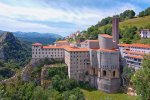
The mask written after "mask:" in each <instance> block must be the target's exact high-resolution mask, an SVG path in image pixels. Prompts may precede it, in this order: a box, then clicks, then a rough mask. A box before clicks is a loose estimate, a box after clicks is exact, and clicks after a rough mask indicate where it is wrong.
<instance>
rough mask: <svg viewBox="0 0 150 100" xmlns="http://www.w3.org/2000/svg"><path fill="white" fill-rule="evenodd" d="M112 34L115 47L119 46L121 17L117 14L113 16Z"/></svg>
mask: <svg viewBox="0 0 150 100" xmlns="http://www.w3.org/2000/svg"><path fill="white" fill-rule="evenodd" d="M112 35H113V42H114V45H115V48H118V44H119V18H118V17H117V16H114V17H113V20H112Z"/></svg>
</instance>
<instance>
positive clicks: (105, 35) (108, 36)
mask: <svg viewBox="0 0 150 100" xmlns="http://www.w3.org/2000/svg"><path fill="white" fill-rule="evenodd" d="M100 36H102V37H106V38H112V36H110V35H108V34H100Z"/></svg>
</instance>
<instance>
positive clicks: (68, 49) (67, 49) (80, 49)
mask: <svg viewBox="0 0 150 100" xmlns="http://www.w3.org/2000/svg"><path fill="white" fill-rule="evenodd" d="M64 49H65V50H66V51H72V52H78V51H82V52H86V51H88V49H87V48H77V47H69V46H68V47H65V48H64Z"/></svg>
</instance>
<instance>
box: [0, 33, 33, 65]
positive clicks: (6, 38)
mask: <svg viewBox="0 0 150 100" xmlns="http://www.w3.org/2000/svg"><path fill="white" fill-rule="evenodd" d="M30 56H31V47H29V46H28V45H26V44H25V43H23V42H21V41H19V40H18V39H17V38H16V37H15V36H14V35H13V34H12V33H11V32H3V34H1V36H0V59H1V60H4V61H14V62H17V63H19V64H21V65H24V64H25V62H26V61H27V59H28V58H30Z"/></svg>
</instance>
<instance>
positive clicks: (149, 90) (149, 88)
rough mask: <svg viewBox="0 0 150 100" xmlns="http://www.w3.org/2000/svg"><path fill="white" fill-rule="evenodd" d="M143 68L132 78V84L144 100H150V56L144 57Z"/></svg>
mask: <svg viewBox="0 0 150 100" xmlns="http://www.w3.org/2000/svg"><path fill="white" fill-rule="evenodd" d="M142 66H143V67H142V68H141V69H139V70H138V71H137V72H136V73H135V75H134V76H133V77H132V82H133V85H134V87H135V89H136V92H137V94H138V95H140V96H141V98H142V100H150V55H146V56H145V57H144V60H143V63H142Z"/></svg>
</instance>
